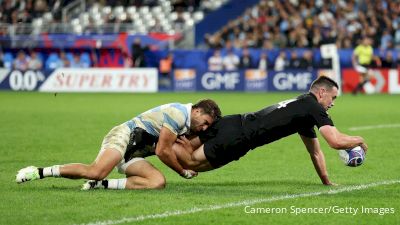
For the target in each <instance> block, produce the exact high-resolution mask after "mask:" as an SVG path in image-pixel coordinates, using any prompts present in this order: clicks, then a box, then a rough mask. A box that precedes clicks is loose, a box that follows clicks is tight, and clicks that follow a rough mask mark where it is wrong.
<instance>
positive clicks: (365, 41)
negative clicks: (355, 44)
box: [361, 36, 371, 46]
mask: <svg viewBox="0 0 400 225" xmlns="http://www.w3.org/2000/svg"><path fill="white" fill-rule="evenodd" d="M361 44H362V45H365V46H367V45H370V44H371V39H370V38H369V37H368V36H365V37H363V39H362V41H361Z"/></svg>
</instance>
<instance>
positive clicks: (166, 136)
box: [156, 127, 197, 179]
mask: <svg viewBox="0 0 400 225" xmlns="http://www.w3.org/2000/svg"><path fill="white" fill-rule="evenodd" d="M176 139H177V136H176V134H174V133H172V132H171V131H170V130H169V129H168V128H165V127H163V128H161V131H160V136H159V139H158V143H157V147H156V155H157V156H158V158H160V160H161V161H162V162H163V163H165V164H166V165H167V166H169V167H170V168H171V169H173V170H174V171H175V172H177V173H178V174H179V175H181V176H182V177H184V178H187V179H190V178H193V177H195V176H196V175H197V172H194V171H192V170H186V169H183V167H182V165H181V164H180V163H179V162H178V159H177V158H176V154H175V152H174V151H173V150H172V145H173V144H174V143H175V141H176Z"/></svg>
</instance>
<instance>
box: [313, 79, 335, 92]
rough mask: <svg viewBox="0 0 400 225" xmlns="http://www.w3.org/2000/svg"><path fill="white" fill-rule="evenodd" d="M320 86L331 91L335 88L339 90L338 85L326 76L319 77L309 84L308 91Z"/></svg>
mask: <svg viewBox="0 0 400 225" xmlns="http://www.w3.org/2000/svg"><path fill="white" fill-rule="evenodd" d="M321 86H324V87H326V88H327V89H329V90H331V89H332V88H333V87H336V88H337V89H338V90H339V85H338V84H337V83H336V81H334V80H333V79H331V78H329V77H327V76H320V77H318V78H317V79H315V80H314V81H313V82H312V84H311V88H310V90H312V89H316V88H319V87H321Z"/></svg>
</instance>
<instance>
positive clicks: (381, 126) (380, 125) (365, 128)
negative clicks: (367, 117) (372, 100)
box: [349, 124, 400, 131]
mask: <svg viewBox="0 0 400 225" xmlns="http://www.w3.org/2000/svg"><path fill="white" fill-rule="evenodd" d="M396 127H400V124H378V125H371V126H361V127H350V128H349V130H351V131H356V130H372V129H382V128H396Z"/></svg>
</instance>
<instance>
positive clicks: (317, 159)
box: [300, 135, 332, 185]
mask: <svg viewBox="0 0 400 225" xmlns="http://www.w3.org/2000/svg"><path fill="white" fill-rule="evenodd" d="M300 137H301V140H302V141H303V143H304V145H305V146H306V148H307V151H308V153H309V154H310V157H311V160H312V162H313V164H314V168H315V170H316V171H317V174H318V176H319V178H320V179H321V181H322V183H323V184H324V185H332V183H331V182H330V181H329V178H328V171H327V170H326V163H325V156H324V153H323V152H322V151H321V146H320V145H319V141H318V139H317V138H308V137H305V136H303V135H300Z"/></svg>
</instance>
